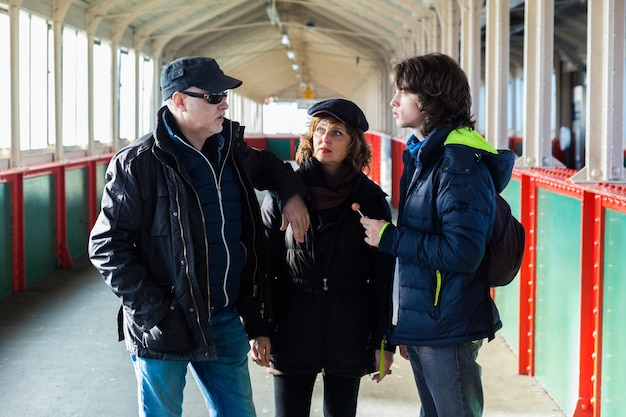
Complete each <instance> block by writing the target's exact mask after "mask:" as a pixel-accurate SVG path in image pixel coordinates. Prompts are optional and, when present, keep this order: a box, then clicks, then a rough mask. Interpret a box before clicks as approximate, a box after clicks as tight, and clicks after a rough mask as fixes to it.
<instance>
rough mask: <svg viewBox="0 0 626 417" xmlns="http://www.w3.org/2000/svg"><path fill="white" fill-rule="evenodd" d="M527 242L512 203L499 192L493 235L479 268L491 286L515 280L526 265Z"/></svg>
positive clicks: (498, 285)
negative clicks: (523, 263)
mask: <svg viewBox="0 0 626 417" xmlns="http://www.w3.org/2000/svg"><path fill="white" fill-rule="evenodd" d="M525 241H526V232H525V230H524V226H523V225H522V224H521V223H520V222H519V221H518V220H517V219H516V218H515V217H514V216H513V214H512V213H511V207H510V206H509V203H507V202H506V200H505V199H504V198H502V196H501V195H500V194H498V193H496V220H495V222H494V225H493V234H492V235H491V238H490V239H489V242H488V243H487V247H486V248H485V257H484V258H483V260H482V262H481V264H480V267H479V270H481V271H482V273H483V274H484V277H485V278H486V279H487V282H489V285H490V286H491V287H501V286H504V285H508V284H509V283H511V281H513V278H515V276H516V275H517V272H518V271H519V269H520V266H521V265H522V258H523V256H524V244H525Z"/></svg>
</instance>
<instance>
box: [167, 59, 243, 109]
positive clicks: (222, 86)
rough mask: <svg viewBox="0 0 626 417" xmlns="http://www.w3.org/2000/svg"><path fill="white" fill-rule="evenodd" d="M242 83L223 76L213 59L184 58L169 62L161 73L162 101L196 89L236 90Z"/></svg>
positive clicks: (219, 91) (218, 91)
mask: <svg viewBox="0 0 626 417" xmlns="http://www.w3.org/2000/svg"><path fill="white" fill-rule="evenodd" d="M241 84H242V81H240V80H238V79H236V78H233V77H229V76H228V75H226V74H224V72H223V71H222V70H221V69H220V67H219V65H217V62H216V61H215V59H213V58H206V57H201V56H186V57H182V58H178V59H176V60H175V61H172V62H170V63H169V64H167V65H166V66H165V68H163V72H161V95H162V96H163V101H165V100H167V99H169V98H170V97H172V94H174V92H176V91H185V90H186V89H187V88H189V87H198V88H200V89H202V90H204V91H208V92H209V93H221V92H222V91H225V90H230V89H233V88H237V87H239V86H240V85H241Z"/></svg>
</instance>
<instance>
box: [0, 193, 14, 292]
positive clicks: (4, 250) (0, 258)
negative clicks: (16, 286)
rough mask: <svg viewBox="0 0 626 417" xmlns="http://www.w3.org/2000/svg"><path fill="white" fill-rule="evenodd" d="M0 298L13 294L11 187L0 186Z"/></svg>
mask: <svg viewBox="0 0 626 417" xmlns="http://www.w3.org/2000/svg"><path fill="white" fill-rule="evenodd" d="M0 209H1V211H0V248H1V249H0V298H2V297H5V296H7V295H9V294H11V293H12V292H13V253H12V251H13V239H12V236H11V235H12V233H11V185H10V184H9V183H4V184H0Z"/></svg>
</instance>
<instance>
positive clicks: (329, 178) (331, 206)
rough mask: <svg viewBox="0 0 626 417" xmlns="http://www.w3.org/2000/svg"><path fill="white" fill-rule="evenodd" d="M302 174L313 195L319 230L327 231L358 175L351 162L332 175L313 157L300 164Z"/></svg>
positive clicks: (335, 218)
mask: <svg viewBox="0 0 626 417" xmlns="http://www.w3.org/2000/svg"><path fill="white" fill-rule="evenodd" d="M299 172H300V174H301V175H302V177H303V178H304V182H305V183H306V185H307V186H308V187H309V191H310V192H311V195H312V196H313V213H312V214H313V215H314V216H315V221H314V222H315V223H317V225H316V228H317V230H318V231H320V232H322V231H326V230H328V229H329V228H330V227H331V226H332V225H334V224H335V223H336V221H337V216H338V215H339V213H340V211H341V206H342V203H344V202H345V201H346V199H347V197H348V194H349V193H350V183H351V182H352V180H353V179H354V177H355V176H356V175H357V172H356V171H355V169H354V167H353V166H352V164H350V163H344V164H343V165H342V166H341V168H340V169H339V171H338V172H337V173H336V174H334V175H330V174H328V173H326V171H324V168H323V166H322V164H321V162H319V161H318V160H317V159H315V158H311V159H308V160H306V161H304V162H303V163H302V165H300V170H299Z"/></svg>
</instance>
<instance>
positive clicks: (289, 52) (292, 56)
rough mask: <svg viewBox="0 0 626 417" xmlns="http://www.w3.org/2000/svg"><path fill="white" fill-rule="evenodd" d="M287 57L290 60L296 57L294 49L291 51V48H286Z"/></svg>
mask: <svg viewBox="0 0 626 417" xmlns="http://www.w3.org/2000/svg"><path fill="white" fill-rule="evenodd" d="M287 58H289V59H291V60H292V61H294V60H295V59H296V53H295V52H294V51H292V50H291V49H288V50H287Z"/></svg>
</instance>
